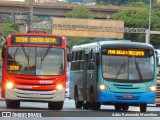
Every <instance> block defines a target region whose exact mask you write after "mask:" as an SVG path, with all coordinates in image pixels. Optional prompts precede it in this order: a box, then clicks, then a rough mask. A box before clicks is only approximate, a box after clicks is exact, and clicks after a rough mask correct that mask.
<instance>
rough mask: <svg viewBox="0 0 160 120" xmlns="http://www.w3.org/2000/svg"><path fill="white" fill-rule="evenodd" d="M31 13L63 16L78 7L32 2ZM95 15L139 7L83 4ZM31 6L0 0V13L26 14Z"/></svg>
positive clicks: (105, 17)
mask: <svg viewBox="0 0 160 120" xmlns="http://www.w3.org/2000/svg"><path fill="white" fill-rule="evenodd" d="M32 4H33V15H37V16H54V17H65V15H66V13H67V12H69V11H71V10H72V9H74V8H76V7H78V6H79V5H78V4H69V3H38V2H33V3H32ZM85 6H86V8H88V9H89V10H90V11H92V12H93V13H94V15H95V18H96V19H107V18H112V15H113V14H114V13H116V12H118V11H121V10H127V9H131V10H141V9H144V8H139V7H124V6H102V5H85ZM30 7H31V3H30V2H27V1H26V2H4V1H0V13H5V14H6V13H7V14H12V15H15V14H27V12H28V11H29V8H30Z"/></svg>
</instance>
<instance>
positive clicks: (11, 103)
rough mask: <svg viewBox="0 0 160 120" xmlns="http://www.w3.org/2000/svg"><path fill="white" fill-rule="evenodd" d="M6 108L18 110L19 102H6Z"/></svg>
mask: <svg viewBox="0 0 160 120" xmlns="http://www.w3.org/2000/svg"><path fill="white" fill-rule="evenodd" d="M6 107H7V108H18V107H20V101H17V100H6Z"/></svg>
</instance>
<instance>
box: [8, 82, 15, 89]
mask: <svg viewBox="0 0 160 120" xmlns="http://www.w3.org/2000/svg"><path fill="white" fill-rule="evenodd" d="M6 87H7V89H12V88H13V87H14V84H13V82H7V84H6Z"/></svg>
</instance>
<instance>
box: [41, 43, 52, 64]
mask: <svg viewBox="0 0 160 120" xmlns="http://www.w3.org/2000/svg"><path fill="white" fill-rule="evenodd" d="M50 49H51V45H50V46H49V47H48V48H47V50H46V52H45V53H44V55H43V56H42V51H41V61H44V59H45V58H46V56H47V55H48V53H49V51H50Z"/></svg>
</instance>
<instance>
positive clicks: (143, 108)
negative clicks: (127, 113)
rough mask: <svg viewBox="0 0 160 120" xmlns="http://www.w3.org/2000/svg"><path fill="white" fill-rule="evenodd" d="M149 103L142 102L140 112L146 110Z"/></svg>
mask: <svg viewBox="0 0 160 120" xmlns="http://www.w3.org/2000/svg"><path fill="white" fill-rule="evenodd" d="M146 110H147V104H140V112H146Z"/></svg>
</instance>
